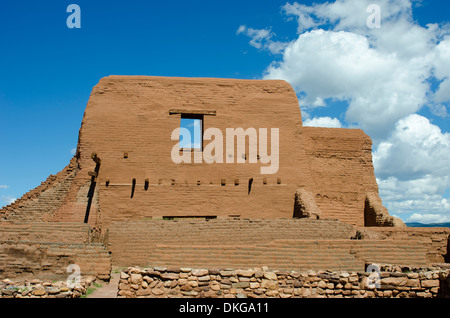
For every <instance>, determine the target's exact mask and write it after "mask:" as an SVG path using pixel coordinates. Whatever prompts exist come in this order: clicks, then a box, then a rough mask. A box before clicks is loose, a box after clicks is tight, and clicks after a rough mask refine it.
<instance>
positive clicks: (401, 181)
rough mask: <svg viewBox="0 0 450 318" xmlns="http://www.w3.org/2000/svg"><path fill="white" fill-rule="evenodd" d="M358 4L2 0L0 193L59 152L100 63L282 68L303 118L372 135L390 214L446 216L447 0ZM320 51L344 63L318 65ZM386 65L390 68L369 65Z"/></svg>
mask: <svg viewBox="0 0 450 318" xmlns="http://www.w3.org/2000/svg"><path fill="white" fill-rule="evenodd" d="M366 2H367V1H366ZM72 3H74V4H78V5H79V6H80V8H81V29H69V28H68V27H67V25H66V19H67V17H68V16H69V13H67V12H66V8H67V6H68V5H69V4H72ZM313 3H316V4H313ZM356 3H359V4H361V3H365V0H362V1H350V0H337V1H329V3H327V4H326V3H325V1H297V3H294V2H289V1H286V0H284V1H277V0H258V1H256V0H241V1H236V0H226V1H225V0H218V1H195V0H194V1H172V2H165V1H137V0H130V1H103V0H90V1H84V0H71V1H62V0H61V1H50V0H43V1H31V0H30V1H21V0H19V1H8V2H6V1H3V2H2V3H1V4H0V35H1V46H2V49H1V50H0V152H1V155H0V205H5V204H7V203H8V202H9V201H10V200H12V199H14V198H18V197H20V196H21V195H22V194H23V193H25V192H26V191H28V190H30V189H32V188H34V187H35V186H37V185H39V184H40V182H41V181H44V180H45V179H46V178H47V177H48V175H50V174H55V173H57V172H58V171H60V170H61V169H62V168H64V166H66V165H67V163H68V162H69V160H70V158H71V157H72V155H73V149H74V148H75V147H76V144H77V138H78V130H79V128H80V124H81V120H82V117H83V112H84V110H85V107H86V103H87V101H88V99H89V95H90V92H91V90H92V88H93V86H94V85H96V84H97V83H98V81H99V79H100V78H102V77H104V76H108V75H112V74H114V75H157V76H187V77H222V78H242V79H253V78H257V79H259V78H282V79H285V80H287V81H289V82H290V83H291V84H292V85H293V87H294V88H295V90H296V92H297V93H298V95H299V97H300V105H301V107H302V113H303V120H304V122H305V124H309V125H316V126H333V127H355V128H363V129H364V130H365V131H366V132H367V133H368V134H369V135H370V136H371V137H372V139H373V140H374V163H375V166H376V173H377V178H378V181H379V185H380V193H381V195H382V199H383V202H384V203H385V205H386V206H387V207H388V208H389V210H390V213H391V214H395V215H396V216H399V217H401V218H402V219H404V220H409V221H423V222H433V221H443V220H444V221H450V207H449V202H448V201H447V200H449V201H450V190H449V189H450V180H449V175H450V171H449V169H448V168H446V167H445V166H450V164H449V163H450V162H449V161H450V159H448V158H449V157H445V156H446V155H447V154H449V155H450V150H449V149H450V145H449V144H448V142H449V140H450V139H449V138H450V137H449V134H448V133H449V131H450V124H449V118H448V113H447V111H449V110H448V106H449V100H448V99H447V96H448V95H449V94H448V93H447V92H448V89H450V86H448V87H449V88H448V89H447V86H446V79H447V78H448V77H449V76H450V74H449V71H448V70H447V69H446V66H447V65H448V64H446V63H447V62H446V61H447V60H448V59H450V55H448V56H447V55H446V54H447V52H448V51H447V50H446V49H447V46H446V44H448V43H450V38H448V37H447V36H448V34H449V29H450V28H449V27H448V23H449V17H448V12H450V3H448V2H445V1H438V0H423V1H413V2H410V1H409V0H401V1H390V0H382V1H381V0H380V1H376V0H373V1H369V2H367V3H379V5H380V7H381V22H382V24H381V29H379V30H368V29H367V28H366V27H365V26H364V25H360V23H361V21H363V22H364V23H365V18H366V17H367V16H368V15H369V14H370V13H367V12H366V11H365V10H364V9H365V7H364V6H361V5H359V6H356V5H355V4H356ZM366 6H367V5H366ZM409 7H410V8H411V10H409V9H408V8H409ZM341 9H342V10H341ZM305 21H310V22H311V23H310V24H306V23H305ZM430 23H433V24H436V26H435V27H434V28H431V27H427V24H430ZM402 30H417V32H410V33H411V34H409V33H408V32H406V33H408V34H405V32H404V31H402ZM364 38H367V39H369V40H368V44H367V43H365V41H364ZM431 38H432V40H430V39H431ZM402 39H404V40H405V43H402V44H401V47H400V44H399V43H401V42H402V41H401V40H402ZM324 41H325V42H324ZM421 41H423V43H422V42H421ZM431 42H433V43H431ZM321 43H322V44H321ZM323 43H337V44H338V45H335V46H330V47H328V46H327V47H323V46H320V45H323ZM411 43H416V44H417V45H415V46H411V47H408V45H410V44H411ZM422 44H423V45H422ZM326 45H328V44H326ZM420 45H422V46H420ZM345 47H348V48H350V49H348V50H346V51H345V50H344V51H340V49H342V48H345ZM318 51H320V52H322V51H323V52H325V53H326V54H319V55H318V56H316V54H315V52H318ZM438 53H439V54H438ZM449 54H450V53H449ZM321 58H322V59H324V60H321ZM356 58H358V59H362V61H363V62H364V63H365V64H361V65H357V66H358V67H359V69H361V72H360V74H362V75H364V74H366V73H364V72H367V74H369V78H371V77H370V76H372V75H373V78H372V80H371V81H369V82H370V83H367V86H370V85H371V87H373V88H374V89H373V90H372V91H369V90H368V91H367V93H366V91H365V90H366V89H368V88H367V86H362V85H359V82H360V81H359V80H358V76H359V75H360V74H355V73H354V71H352V69H353V68H352V67H351V65H352V63H353V61H354V60H355V59H356ZM447 58H448V59H447ZM330 59H331V60H332V61H335V60H336V61H340V62H341V63H340V64H339V65H341V67H342V68H333V65H331V67H329V68H328V69H326V70H324V69H323V68H322V69H321V65H322V66H323V65H326V62H327V61H329V60H330ZM372 61H373V63H376V65H375V64H374V65H375V66H370V64H371V63H372ZM417 61H419V62H417ZM324 62H325V63H324ZM305 65H309V66H310V67H309V68H308V69H306V68H305V67H304V66H305ZM367 65H369V66H370V67H369V66H367ZM366 66H367V67H366ZM297 67H299V68H297ZM384 68H386V69H389V70H391V69H392V70H393V71H392V74H390V73H391V72H390V71H389V72H384V73H383V72H377V70H379V69H381V70H383V69H384ZM333 71H334V72H336V73H335V74H334V73H333ZM430 72H435V73H433V74H430ZM316 74H319V75H320V74H322V75H321V76H319V75H317V76H316V78H315V75H316ZM323 74H325V75H323ZM397 76H398V77H397ZM336 79H337V80H336ZM336 82H339V83H343V85H336ZM400 82H402V83H403V84H402V85H400V84H399V83H400ZM423 82H428V83H430V85H428V86H427V85H425V86H424V85H423ZM386 83H387V84H386ZM443 83H444V84H443ZM309 84H311V85H309ZM344 84H345V85H344ZM386 86H388V87H386ZM362 92H364V94H363V93H362ZM372 92H373V94H372ZM409 92H411V94H409ZM409 95H410V96H409ZM379 96H387V97H389V98H386V101H384V100H382V98H379ZM366 97H367V98H366ZM398 97H399V98H400V99H403V100H406V99H408V100H409V97H411V103H410V104H407V103H406V102H404V103H401V102H397V101H396V98H398ZM366 99H367V100H366ZM449 99H450V98H449ZM390 101H394V102H393V103H392V105H391V103H390ZM378 102H379V103H380V105H382V104H383V103H384V104H386V105H387V104H389V105H391V107H385V108H381V107H382V106H380V105H378V104H377V103H378ZM365 103H366V104H365ZM410 105H412V106H410ZM377 107H378V108H377ZM405 140H406V142H405ZM411 158H414V160H413V159H411ZM430 163H433V164H430Z"/></svg>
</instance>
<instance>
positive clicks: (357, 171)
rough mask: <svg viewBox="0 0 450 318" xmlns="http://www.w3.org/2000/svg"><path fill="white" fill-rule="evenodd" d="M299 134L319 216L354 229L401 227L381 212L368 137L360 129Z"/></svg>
mask: <svg viewBox="0 0 450 318" xmlns="http://www.w3.org/2000/svg"><path fill="white" fill-rule="evenodd" d="M302 135H303V138H304V145H305V152H306V155H307V158H308V163H309V166H310V171H311V175H312V182H313V189H314V190H313V194H314V195H315V200H316V204H317V206H318V207H319V209H320V210H321V212H322V215H321V217H323V218H331V219H338V220H340V221H342V222H346V223H349V224H352V225H355V226H364V225H366V226H394V225H395V226H401V225H403V222H401V220H395V221H396V222H394V218H392V217H390V216H389V213H388V212H387V210H386V209H383V206H382V203H381V199H380V198H379V195H378V184H377V181H376V179H375V174H374V168H373V163H372V140H371V139H370V137H369V136H367V135H366V134H365V133H364V132H363V131H362V130H359V129H341V128H339V129H337V128H315V127H304V128H303V134H302ZM366 201H367V202H368V203H370V205H368V206H369V207H371V209H369V208H366ZM365 210H367V211H366V213H365ZM369 212H372V213H369ZM388 221H389V222H388ZM367 223H369V224H367Z"/></svg>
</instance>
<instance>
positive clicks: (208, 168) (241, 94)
mask: <svg viewBox="0 0 450 318" xmlns="http://www.w3.org/2000/svg"><path fill="white" fill-rule="evenodd" d="M180 113H183V114H184V113H187V114H203V130H204V131H206V130H207V129H208V128H217V129H219V130H220V131H221V132H222V134H223V149H224V153H223V160H224V161H226V158H227V157H229V156H232V154H231V153H230V152H229V151H227V150H226V136H225V135H226V129H227V128H234V129H236V128H243V129H248V128H255V129H256V131H257V132H258V131H259V129H260V128H267V129H268V135H267V138H268V147H267V148H268V153H269V154H270V150H271V146H272V144H271V134H270V131H271V128H277V129H279V169H278V171H277V172H276V173H274V174H261V170H260V168H261V167H267V166H269V165H270V164H262V163H261V162H260V161H259V160H258V162H257V163H250V162H249V150H248V149H246V150H245V151H244V150H241V149H240V150H236V149H235V157H234V158H233V159H234V160H233V161H234V163H211V164H208V163H205V162H203V163H190V164H188V163H180V164H176V163H174V162H173V160H172V157H171V152H172V150H173V148H174V146H176V144H177V143H178V140H171V136H172V133H173V130H174V129H176V128H179V127H180V116H181V115H180ZM301 134H302V123H301V114H300V109H299V107H298V101H297V97H296V95H295V92H294V91H293V90H292V88H291V87H290V85H289V84H287V83H286V82H284V81H256V80H231V79H198V78H160V77H145V76H131V77H130V76H110V77H107V78H103V79H101V81H100V82H99V84H98V85H97V86H96V87H95V88H94V89H93V91H92V94H91V97H90V99H89V103H88V105H87V108H86V112H85V115H84V118H83V123H82V127H81V130H80V138H79V145H78V154H79V166H80V171H79V173H78V174H77V179H78V178H79V179H80V180H83V181H77V180H75V181H76V182H79V183H83V182H86V181H89V180H90V178H91V177H90V176H89V175H88V172H89V171H92V172H93V171H94V170H95V168H96V163H95V162H94V161H93V160H92V158H91V155H92V154H93V153H95V154H97V156H98V157H99V158H100V159H101V163H100V165H99V166H97V168H98V177H97V179H96V182H97V189H98V191H99V205H100V208H101V220H102V224H104V225H108V224H110V223H111V222H113V221H120V220H123V219H140V218H144V217H151V216H187V215H188V216H210V215H218V216H225V217H228V216H230V215H233V216H236V215H239V216H240V217H247V218H277V217H289V218H290V217H292V216H293V209H294V201H295V192H296V190H297V189H298V188H300V187H304V188H308V189H309V186H310V185H311V183H312V180H311V176H310V173H309V166H308V164H307V162H306V157H305V153H304V151H303V149H304V148H305V147H304V145H303V141H302V138H301ZM213 139H214V137H213ZM214 140H215V139H214ZM208 143H209V141H205V146H206V145H207V144H208ZM246 143H247V144H248V143H249V139H248V138H247V139H246ZM247 148H248V147H247ZM259 155H260V159H261V157H262V156H263V154H262V153H260V154H259ZM237 157H241V158H244V157H245V158H246V159H245V163H236V161H237Z"/></svg>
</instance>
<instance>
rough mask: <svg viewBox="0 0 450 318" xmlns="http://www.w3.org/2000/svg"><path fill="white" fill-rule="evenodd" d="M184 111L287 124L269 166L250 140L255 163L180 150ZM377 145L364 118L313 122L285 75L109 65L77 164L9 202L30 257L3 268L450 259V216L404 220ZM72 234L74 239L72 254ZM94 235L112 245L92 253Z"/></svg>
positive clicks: (228, 122) (213, 118) (9, 255)
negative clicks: (387, 186)
mask: <svg viewBox="0 0 450 318" xmlns="http://www.w3.org/2000/svg"><path fill="white" fill-rule="evenodd" d="M180 118H191V119H196V120H198V121H199V122H200V123H201V129H202V130H201V131H202V132H204V131H205V130H207V129H208V128H210V127H214V128H217V129H220V130H221V131H224V132H225V131H226V129H227V128H230V127H232V128H238V127H241V128H243V129H247V128H256V129H259V128H267V129H268V131H270V128H278V129H279V145H278V146H279V147H278V150H279V167H278V170H277V172H276V173H274V174H261V172H260V168H261V167H262V166H265V165H264V163H261V161H262V160H261V161H260V160H258V162H257V163H250V162H249V153H248V147H247V148H246V149H243V148H239V149H235V152H234V153H233V154H231V153H229V152H228V150H229V149H226V148H225V147H224V149H225V150H224V156H236V157H240V158H243V159H244V163H238V162H234V163H228V164H217V163H205V162H201V163H195V162H194V161H193V163H190V164H188V163H175V162H174V161H173V160H172V158H171V151H172V150H173V147H174V145H175V144H176V141H173V140H172V139H171V135H172V132H173V131H174V129H176V128H179V127H180ZM269 135H270V134H269ZM267 140H268V146H269V147H268V149H269V150H270V149H271V147H270V143H271V139H270V137H269V136H268V138H267ZM205 144H206V142H204V141H203V140H202V146H201V148H200V149H180V154H184V155H186V153H187V155H189V156H194V155H195V152H196V151H200V152H201V151H202V150H203V149H204V146H205ZM371 145H372V142H371V140H370V138H369V137H368V136H367V135H366V134H365V133H364V132H363V131H361V130H356V129H331V128H313V127H303V126H302V119H301V113H300V108H299V105H298V99H297V96H296V94H295V92H294V91H293V89H292V88H291V86H290V85H289V84H288V83H286V82H284V81H279V80H234V79H199V78H164V77H145V76H109V77H106V78H103V79H101V80H100V82H99V83H98V85H96V86H95V87H94V89H93V90H92V93H91V96H90V99H89V102H88V104H87V108H86V111H85V114H84V118H83V121H82V125H81V129H80V132H79V140H78V147H77V152H76V155H75V157H74V158H73V159H72V160H71V162H70V164H69V165H68V166H67V167H66V168H65V169H64V170H63V171H61V172H59V173H58V174H57V175H55V176H50V177H49V178H48V179H47V180H46V181H45V182H43V183H42V184H41V185H40V186H38V187H37V188H35V189H34V190H32V191H30V192H28V193H27V194H25V195H24V196H23V197H22V198H21V199H19V200H17V201H16V202H15V203H13V204H11V205H9V206H7V207H4V208H3V209H2V210H0V215H1V218H2V221H1V222H0V240H1V241H0V243H1V245H0V254H2V255H6V257H4V258H3V259H4V260H12V259H15V257H16V259H17V255H19V254H20V255H21V256H20V258H21V260H22V261H19V265H17V264H16V265H14V264H13V265H8V264H9V263H6V261H5V264H4V267H3V272H0V274H1V275H2V276H6V277H7V275H10V274H14V275H21V274H27V273H28V274H34V275H38V274H39V275H40V274H46V273H47V274H49V273H59V274H62V272H63V270H64V266H66V265H67V264H68V263H70V262H78V263H80V264H82V270H85V271H87V272H92V273H94V274H96V275H99V276H102V277H107V276H108V271H109V270H110V268H111V265H118V266H119V265H120V266H133V265H138V266H149V265H159V264H160V265H164V266H191V267H194V266H199V267H208V266H224V267H230V266H234V267H239V266H241V267H245V266H247V267H254V266H270V267H273V268H279V269H283V268H291V269H298V270H307V269H318V268H319V269H320V268H321V269H340V270H350V269H355V270H362V271H363V270H364V266H365V264H366V263H368V262H381V263H387V264H389V263H394V262H396V263H400V264H404V265H419V266H420V265H423V266H425V265H429V264H432V263H443V262H445V261H446V260H447V261H448V252H447V245H448V236H449V234H450V230H449V229H446V228H431V229H430V228H428V229H426V228H419V229H413V228H407V227H405V225H404V224H403V222H402V221H401V220H400V219H397V218H394V217H392V216H390V215H389V213H388V211H387V210H386V208H384V207H383V205H382V203H381V199H380V197H379V195H378V185H377V182H376V179H375V175H374V169H373V165H372V152H371ZM258 159H263V158H260V154H258ZM39 242H41V243H39ZM42 242H45V243H42ZM243 246H245V247H246V248H247V249H248V250H247V252H246V253H241V249H242V247H243ZM68 247H72V250H71V251H76V252H74V253H72V254H71V255H69V256H68V257H65V258H64V257H63V256H64V255H65V254H64V253H66V252H67V249H66V248H68ZM189 247H197V249H196V248H191V249H189ZM13 248H15V249H16V252H13V251H12V250H13ZM52 249H53V254H52V253H50V250H52ZM92 249H95V250H96V252H95V253H94V254H97V255H99V257H100V256H101V259H96V258H93V257H92V256H89V257H87V256H86V255H87V254H86V253H87V251H88V250H89V251H90V250H92ZM17 250H20V253H19V252H17ZM286 250H287V251H289V252H290V254H289V253H288V254H286V255H284V256H280V255H283V254H277V253H278V252H280V253H281V252H282V251H286ZM331 250H333V252H331ZM313 252H314V253H313ZM58 253H59V254H58ZM171 253H172V254H171ZM227 253H228V254H227ZM321 253H322V254H321ZM330 253H331V254H330ZM333 253H334V254H333ZM276 254H277V255H278V256H277V255H276ZM52 255H53V256H52ZM89 255H92V254H89ZM317 255H319V256H320V255H326V258H325V259H323V258H320V257H319V258H318V259H314V257H318V256H317ZM30 260H32V261H33V262H41V263H39V264H40V265H39V266H38V265H36V266H35V267H34V268H30V266H29V263H30V262H32V261H30ZM45 260H47V261H45ZM286 260H287V261H286ZM96 262H97V263H96ZM13 263H14V262H13ZM16 263H17V262H16ZM46 264H47V265H46ZM46 266H47V267H46Z"/></svg>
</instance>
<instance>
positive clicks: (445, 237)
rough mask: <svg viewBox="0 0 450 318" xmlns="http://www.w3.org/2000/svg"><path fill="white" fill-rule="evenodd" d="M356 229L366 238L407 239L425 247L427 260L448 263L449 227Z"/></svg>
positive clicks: (449, 250) (449, 254)
mask: <svg viewBox="0 0 450 318" xmlns="http://www.w3.org/2000/svg"><path fill="white" fill-rule="evenodd" d="M358 231H359V232H360V233H361V236H362V237H363V238H364V239H366V240H388V241H397V240H402V241H409V242H413V244H422V245H424V246H425V247H426V249H427V254H426V256H427V261H428V263H429V264H433V263H450V245H449V243H450V229H449V228H446V227H417V228H415V227H402V228H398V227H396V228H389V227H365V228H360V229H358Z"/></svg>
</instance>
